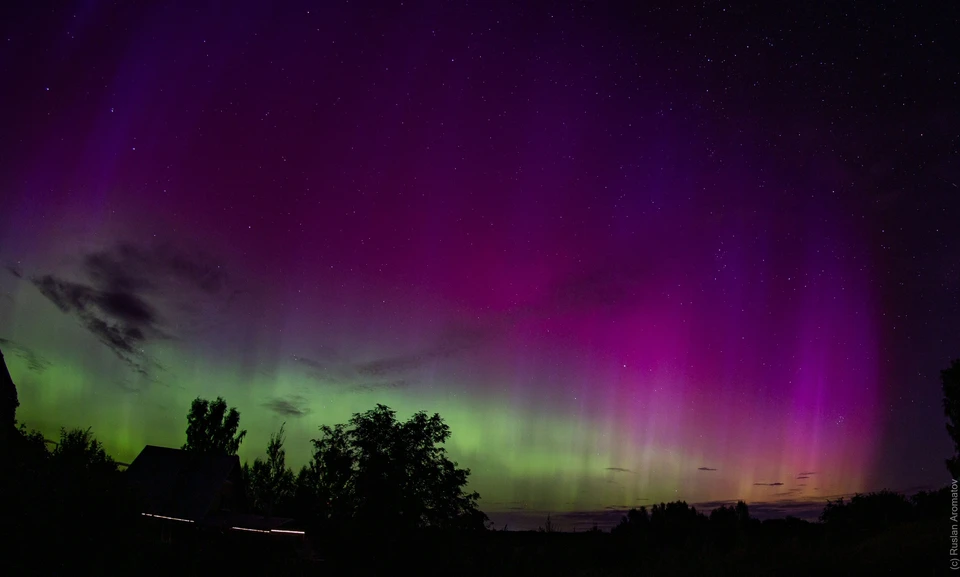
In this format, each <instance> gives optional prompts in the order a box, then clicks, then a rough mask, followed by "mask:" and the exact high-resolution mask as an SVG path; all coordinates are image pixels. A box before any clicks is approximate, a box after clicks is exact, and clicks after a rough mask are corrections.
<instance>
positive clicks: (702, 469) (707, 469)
mask: <svg viewBox="0 0 960 577" xmlns="http://www.w3.org/2000/svg"><path fill="white" fill-rule="evenodd" d="M697 470H698V471H716V469H712V468H710V467H697Z"/></svg>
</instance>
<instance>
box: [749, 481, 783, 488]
mask: <svg viewBox="0 0 960 577" xmlns="http://www.w3.org/2000/svg"><path fill="white" fill-rule="evenodd" d="M754 485H755V486H757V487H779V486H780V485H783V483H781V482H780V481H777V482H776V483H754Z"/></svg>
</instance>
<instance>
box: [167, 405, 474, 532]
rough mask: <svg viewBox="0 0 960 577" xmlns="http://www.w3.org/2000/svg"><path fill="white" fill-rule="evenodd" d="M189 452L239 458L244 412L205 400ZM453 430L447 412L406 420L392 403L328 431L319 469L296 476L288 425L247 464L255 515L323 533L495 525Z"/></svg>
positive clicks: (192, 417) (318, 444) (319, 444)
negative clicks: (450, 444)
mask: <svg viewBox="0 0 960 577" xmlns="http://www.w3.org/2000/svg"><path fill="white" fill-rule="evenodd" d="M187 422H188V426H187V442H186V443H185V444H184V446H183V448H184V449H185V450H188V451H197V452H205V451H219V452H224V453H227V454H235V453H236V452H237V450H238V449H239V447H240V443H241V442H242V441H243V438H244V437H245V435H246V431H244V430H241V429H240V428H239V426H240V414H239V412H238V411H237V410H236V409H235V408H231V409H228V408H227V403H226V401H225V400H224V399H222V398H219V397H218V398H217V399H216V400H215V401H212V402H211V401H207V400H204V399H200V398H198V399H196V400H195V401H194V402H193V405H192V406H191V408H190V412H189V414H188V416H187ZM449 437H450V427H449V426H448V425H447V424H446V423H444V422H443V419H442V418H441V417H440V415H438V414H434V415H432V416H428V415H427V414H426V413H424V412H419V413H416V414H415V415H413V416H412V417H410V419H408V420H407V421H403V422H401V421H399V420H397V418H396V412H395V411H393V410H392V409H390V408H389V407H386V406H384V405H377V406H376V407H375V408H373V409H371V410H369V411H367V412H365V413H357V414H355V415H353V417H352V418H351V419H350V421H349V422H347V423H345V424H339V425H334V426H329V425H323V426H321V427H320V436H319V437H317V438H315V439H312V440H311V444H312V446H313V454H312V456H311V458H310V461H309V462H308V463H307V464H306V465H304V466H303V467H302V468H301V469H300V470H299V472H297V473H296V474H295V473H294V472H293V470H292V469H291V468H290V467H288V466H287V464H286V451H285V449H284V446H283V445H284V440H285V439H284V427H283V426H281V427H280V430H279V431H278V432H277V433H274V434H272V435H271V436H270V441H269V442H268V443H267V448H266V454H265V456H263V457H258V458H257V459H255V460H254V462H253V463H252V464H250V463H244V465H243V493H244V495H245V497H246V503H247V507H248V509H249V510H250V511H251V512H255V513H259V514H262V515H268V516H280V517H293V518H296V519H297V520H299V521H300V522H301V524H305V525H306V526H307V527H308V528H309V529H312V530H314V531H323V530H327V529H331V528H334V529H335V530H336V531H337V532H339V533H342V532H345V531H346V532H364V533H369V532H398V531H411V530H422V529H437V530H454V529H455V530H483V529H485V528H486V526H487V524H488V523H489V520H488V519H487V517H486V515H484V514H483V513H482V512H481V511H480V510H479V508H478V507H477V500H478V499H479V498H480V495H479V494H478V493H476V492H467V491H466V490H465V487H466V485H467V478H468V476H469V475H470V471H469V469H464V468H460V467H458V466H457V463H455V462H453V461H451V460H450V459H449V458H448V457H447V453H446V449H445V448H444V447H443V444H444V443H445V442H446V440H447V439H448V438H449Z"/></svg>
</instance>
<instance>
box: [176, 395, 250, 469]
mask: <svg viewBox="0 0 960 577" xmlns="http://www.w3.org/2000/svg"><path fill="white" fill-rule="evenodd" d="M239 428H240V412H239V411H238V410H237V409H236V408H233V407H231V408H230V409H229V411H228V410H227V401H225V400H224V399H223V397H217V399H216V400H215V401H208V400H206V399H201V398H200V397H197V398H196V399H194V400H193V403H192V404H191V405H190V412H189V413H187V442H186V443H184V445H183V449H185V450H187V451H195V452H198V453H207V452H219V453H226V454H228V455H236V454H237V451H238V450H239V449H240V443H242V442H243V438H244V437H245V436H246V435H247V432H246V431H243V430H241V431H239V432H238V431H237V430H238V429H239Z"/></svg>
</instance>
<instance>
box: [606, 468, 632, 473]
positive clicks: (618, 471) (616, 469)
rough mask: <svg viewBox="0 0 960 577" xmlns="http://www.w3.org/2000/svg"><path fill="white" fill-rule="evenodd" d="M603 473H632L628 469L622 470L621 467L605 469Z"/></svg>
mask: <svg viewBox="0 0 960 577" xmlns="http://www.w3.org/2000/svg"><path fill="white" fill-rule="evenodd" d="M604 471H613V472H614V473H632V472H633V471H631V470H630V469H624V468H623V467H607V468H606V469H604Z"/></svg>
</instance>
